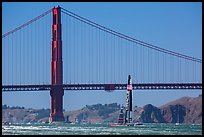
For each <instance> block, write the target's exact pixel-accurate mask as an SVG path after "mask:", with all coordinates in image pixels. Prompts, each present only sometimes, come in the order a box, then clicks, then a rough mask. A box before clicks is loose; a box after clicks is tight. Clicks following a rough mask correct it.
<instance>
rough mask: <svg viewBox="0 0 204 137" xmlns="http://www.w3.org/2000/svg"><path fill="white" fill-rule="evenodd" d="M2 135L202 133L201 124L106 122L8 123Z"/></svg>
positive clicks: (3, 127) (4, 126)
mask: <svg viewBox="0 0 204 137" xmlns="http://www.w3.org/2000/svg"><path fill="white" fill-rule="evenodd" d="M2 134H3V135H202V125H196V124H195V125H194V124H179V125H177V124H149V123H148V124H146V123H144V124H143V125H137V126H134V127H129V126H119V127H109V126H108V125H107V124H68V123H61V124H46V123H45V124H40V123H34V124H33V123H32V124H10V125H3V126H2Z"/></svg>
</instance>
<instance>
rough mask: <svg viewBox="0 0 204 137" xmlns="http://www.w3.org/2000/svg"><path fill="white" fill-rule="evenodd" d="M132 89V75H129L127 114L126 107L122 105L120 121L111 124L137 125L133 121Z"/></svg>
mask: <svg viewBox="0 0 204 137" xmlns="http://www.w3.org/2000/svg"><path fill="white" fill-rule="evenodd" d="M132 89H133V88H132V80H131V76H130V75H128V84H127V94H126V106H125V115H124V113H123V110H124V107H123V105H122V107H121V110H120V114H119V117H118V123H112V124H109V126H135V125H137V123H133V122H132ZM140 124H141V123H140Z"/></svg>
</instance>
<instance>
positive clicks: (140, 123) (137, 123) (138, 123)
mask: <svg viewBox="0 0 204 137" xmlns="http://www.w3.org/2000/svg"><path fill="white" fill-rule="evenodd" d="M137 125H143V124H142V122H136V123H134V126H137Z"/></svg>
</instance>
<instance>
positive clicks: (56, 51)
mask: <svg viewBox="0 0 204 137" xmlns="http://www.w3.org/2000/svg"><path fill="white" fill-rule="evenodd" d="M52 15H53V20H52V51H51V52H52V53H51V56H52V60H51V90H50V96H51V101H50V105H51V106H50V117H49V122H50V123H55V122H64V116H63V95H64V90H63V87H62V84H63V73H62V72H63V67H62V36H61V35H62V34H61V32H62V30H61V8H60V7H59V6H58V7H57V8H55V7H54V8H53V9H52Z"/></svg>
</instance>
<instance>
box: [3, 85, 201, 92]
mask: <svg viewBox="0 0 204 137" xmlns="http://www.w3.org/2000/svg"><path fill="white" fill-rule="evenodd" d="M55 86H60V85H55ZM62 86H63V89H64V90H105V91H113V90H126V89H127V84H63V85H62ZM132 86H133V89H134V90H171V89H185V90H186V89H202V83H142V84H132ZM50 89H51V85H3V86H2V91H3V92H5V91H42V90H50Z"/></svg>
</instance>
